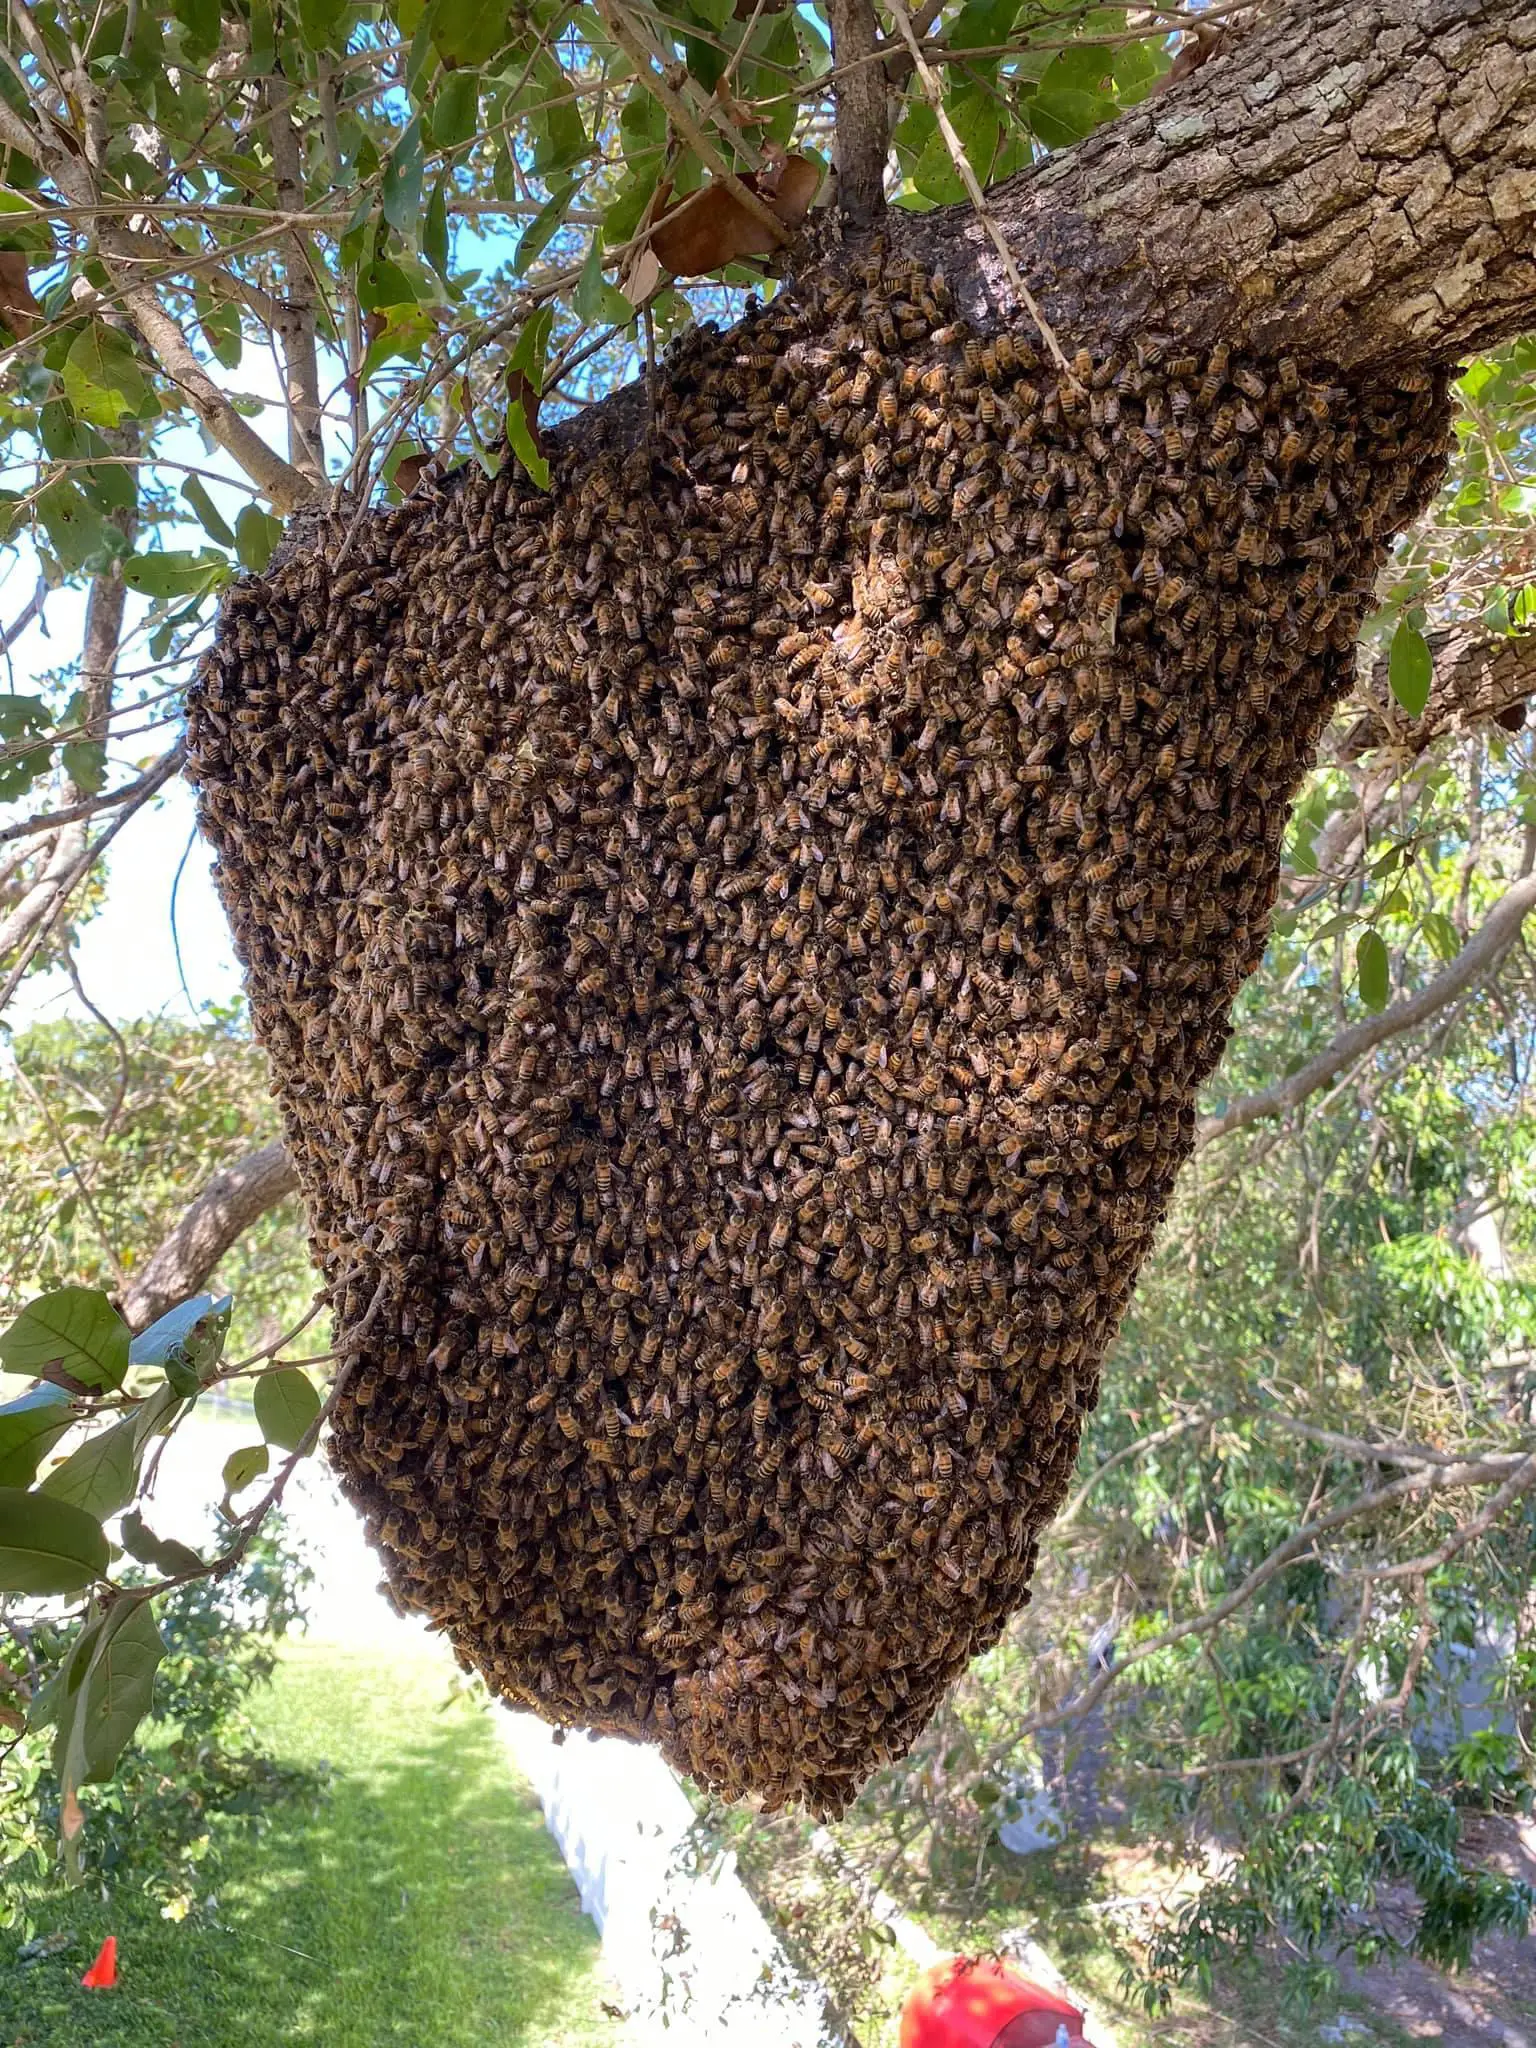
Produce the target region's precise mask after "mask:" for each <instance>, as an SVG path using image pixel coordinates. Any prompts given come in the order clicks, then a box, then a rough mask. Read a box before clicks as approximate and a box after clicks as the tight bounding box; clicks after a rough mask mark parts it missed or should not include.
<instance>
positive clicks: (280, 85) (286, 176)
mask: <svg viewBox="0 0 1536 2048" xmlns="http://www.w3.org/2000/svg"><path fill="white" fill-rule="evenodd" d="M262 102H263V105H264V107H265V110H266V117H267V136H268V141H269V143H270V146H271V150H272V175H273V180H274V183H275V185H276V195H275V196H276V199H277V203H278V205H279V206H280V207H281V208H282V209H283V211H284V212H285V213H290V214H299V213H302V211H303V208H304V162H303V158H302V156H301V154H300V150H299V137H298V131H297V130H296V129H295V127H294V124H293V95H292V93H291V91H290V90H289V87H288V81H287V80H286V79H285V78H282V77H275V78H268V79H265V80H264V81H263V92H262ZM286 241H287V253H286V257H285V260H284V265H283V278H284V295H283V299H282V301H281V302H280V303H279V304H277V305H276V306H275V307H274V309H273V311H274V315H275V317H274V319H273V323H272V326H273V332H274V333H275V334H276V336H277V339H278V344H279V346H280V347H281V349H282V352H283V373H284V383H285V386H286V394H287V399H288V458H289V460H290V461H291V462H292V464H293V466H294V468H295V469H298V470H302V471H303V473H304V475H305V476H307V477H309V478H311V479H312V480H313V482H314V483H315V484H316V485H317V486H318V485H320V484H323V483H324V482H325V450H324V448H323V446H322V444H321V439H320V411H321V407H320V365H319V360H318V358H317V356H316V354H315V281H314V274H313V269H312V264H313V257H312V255H311V253H310V249H309V244H308V242H307V241H306V239H305V237H304V234H303V231H302V230H301V229H299V228H293V229H291V230H290V232H289V234H288V236H287V237H286Z"/></svg>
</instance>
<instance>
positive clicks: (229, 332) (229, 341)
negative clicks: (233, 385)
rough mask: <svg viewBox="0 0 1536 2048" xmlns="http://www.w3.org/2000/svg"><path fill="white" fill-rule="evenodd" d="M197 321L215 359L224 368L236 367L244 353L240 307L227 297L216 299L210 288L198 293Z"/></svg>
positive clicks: (238, 365)
mask: <svg viewBox="0 0 1536 2048" xmlns="http://www.w3.org/2000/svg"><path fill="white" fill-rule="evenodd" d="M197 324H198V326H199V327H200V328H201V329H202V334H203V339H204V341H206V342H207V344H208V347H209V349H210V350H211V351H212V353H213V356H214V359H215V361H217V362H220V363H222V364H223V366H224V368H225V369H226V370H238V369H239V367H240V358H241V356H242V354H243V353H244V340H243V336H242V331H241V326H240V308H239V307H238V306H236V305H232V304H230V303H229V301H228V300H218V299H215V298H214V296H213V294H212V293H211V292H208V293H200V294H199V295H198V297H197Z"/></svg>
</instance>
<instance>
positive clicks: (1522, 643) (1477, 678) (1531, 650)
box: [1338, 626, 1536, 762]
mask: <svg viewBox="0 0 1536 2048" xmlns="http://www.w3.org/2000/svg"><path fill="white" fill-rule="evenodd" d="M1429 647H1430V653H1431V654H1432V655H1433V657H1434V665H1435V676H1434V682H1433V684H1432V686H1431V688H1430V693H1429V702H1428V703H1427V704H1426V705H1425V706H1424V709H1423V710H1422V711H1421V712H1420V714H1419V716H1418V717H1417V718H1410V717H1409V716H1408V714H1407V713H1406V712H1405V711H1404V710H1403V709H1402V707H1401V706H1400V705H1399V704H1398V702H1397V700H1396V698H1395V697H1394V696H1393V695H1392V691H1391V688H1390V686H1389V684H1388V682H1387V660H1386V656H1385V655H1383V656H1381V657H1380V658H1379V659H1378V660H1377V661H1375V662H1373V663H1372V665H1371V669H1370V673H1369V676H1368V677H1367V678H1366V681H1365V684H1364V688H1363V690H1362V692H1361V694H1362V695H1363V696H1364V697H1365V698H1366V706H1365V709H1364V710H1363V711H1362V712H1361V714H1360V716H1359V717H1358V718H1357V719H1356V720H1355V722H1354V723H1353V724H1352V725H1351V726H1350V728H1349V730H1348V732H1347V733H1346V734H1345V735H1344V738H1343V740H1342V741H1341V742H1340V744H1339V749H1338V759H1339V760H1340V761H1342V762H1350V761H1358V760H1359V759H1360V757H1361V755H1362V754H1366V753H1369V752H1370V751H1371V749H1372V748H1374V747H1393V748H1396V749H1397V750H1399V751H1400V752H1402V753H1406V754H1422V753H1423V752H1424V750H1425V748H1426V747H1428V746H1430V745H1431V744H1432V743H1433V742H1434V741H1435V740H1437V739H1439V738H1440V737H1441V735H1442V734H1443V733H1447V732H1451V731H1453V730H1454V729H1455V728H1457V727H1459V726H1468V725H1481V724H1485V723H1488V722H1490V721H1492V722H1494V723H1497V724H1499V725H1503V726H1505V727H1506V728H1507V730H1509V731H1511V732H1518V731H1519V730H1520V727H1521V726H1522V725H1523V724H1524V722H1525V701H1526V699H1527V698H1528V697H1531V696H1536V633H1514V634H1510V633H1490V632H1487V631H1486V630H1485V629H1484V628H1483V627H1481V626H1448V627H1445V628H1444V629H1442V630H1441V631H1440V632H1438V633H1431V634H1430V635H1429Z"/></svg>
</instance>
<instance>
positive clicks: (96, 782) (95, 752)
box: [59, 740, 107, 796]
mask: <svg viewBox="0 0 1536 2048" xmlns="http://www.w3.org/2000/svg"><path fill="white" fill-rule="evenodd" d="M59 759H60V761H61V762H62V763H63V764H64V773H65V774H66V775H67V776H68V777H69V779H70V781H71V782H72V783H73V784H74V785H75V787H76V789H78V790H79V792H80V794H81V795H82V796H100V794H101V792H102V791H103V790H104V789H105V788H106V786H107V749H106V743H105V741H103V740H66V742H65V743H64V745H63V746H62V747H60V749H59Z"/></svg>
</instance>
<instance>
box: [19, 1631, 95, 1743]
mask: <svg viewBox="0 0 1536 2048" xmlns="http://www.w3.org/2000/svg"><path fill="white" fill-rule="evenodd" d="M100 1639H101V1621H100V1618H99V1617H98V1618H97V1619H96V1620H93V1621H89V1622H87V1623H86V1625H85V1627H84V1628H82V1629H81V1631H80V1633H79V1634H78V1635H77V1636H76V1637H75V1640H74V1641H73V1642H72V1643H71V1644H70V1646H69V1649H68V1650H67V1651H66V1653H65V1656H64V1661H63V1662H62V1663H61V1664H60V1665H59V1667H58V1669H57V1670H56V1671H55V1672H54V1674H53V1676H52V1678H50V1679H49V1680H48V1682H47V1684H46V1685H44V1686H41V1687H40V1688H39V1689H38V1692H37V1693H36V1695H35V1696H34V1698H33V1701H32V1705H31V1707H30V1708H29V1709H28V1712H27V1726H28V1727H29V1728H31V1729H34V1730H35V1729H39V1728H51V1727H53V1726H54V1725H55V1723H56V1722H57V1721H58V1718H59V1714H60V1711H61V1710H68V1711H69V1712H70V1713H72V1712H73V1700H74V1696H75V1695H76V1694H77V1693H78V1692H79V1690H80V1682H81V1680H82V1679H83V1678H84V1677H85V1674H86V1672H87V1670H88V1669H89V1668H90V1662H91V1657H92V1654H93V1653H94V1651H95V1648H96V1645H97V1643H98V1642H99V1641H100Z"/></svg>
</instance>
